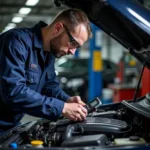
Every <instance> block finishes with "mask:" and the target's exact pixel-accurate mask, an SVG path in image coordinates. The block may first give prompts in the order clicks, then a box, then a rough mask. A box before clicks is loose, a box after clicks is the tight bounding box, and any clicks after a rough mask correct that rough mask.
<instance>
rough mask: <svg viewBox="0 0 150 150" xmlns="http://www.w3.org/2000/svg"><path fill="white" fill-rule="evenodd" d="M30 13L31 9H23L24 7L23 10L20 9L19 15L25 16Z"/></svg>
mask: <svg viewBox="0 0 150 150" xmlns="http://www.w3.org/2000/svg"><path fill="white" fill-rule="evenodd" d="M30 11H31V8H25V7H23V8H20V10H19V14H24V15H27V14H28V13H30Z"/></svg>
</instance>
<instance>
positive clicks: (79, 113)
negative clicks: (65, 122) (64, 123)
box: [62, 103, 87, 121]
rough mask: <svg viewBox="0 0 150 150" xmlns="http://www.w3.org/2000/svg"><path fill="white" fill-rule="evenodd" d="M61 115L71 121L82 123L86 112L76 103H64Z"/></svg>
mask: <svg viewBox="0 0 150 150" xmlns="http://www.w3.org/2000/svg"><path fill="white" fill-rule="evenodd" d="M62 115H63V116H64V117H66V118H68V119H70V120H73V121H82V120H85V119H86V116H87V110H86V109H85V108H84V107H83V106H82V105H81V104H78V103H65V104H64V108H63V111H62Z"/></svg>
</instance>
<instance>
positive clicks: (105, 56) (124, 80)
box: [0, 0, 150, 121]
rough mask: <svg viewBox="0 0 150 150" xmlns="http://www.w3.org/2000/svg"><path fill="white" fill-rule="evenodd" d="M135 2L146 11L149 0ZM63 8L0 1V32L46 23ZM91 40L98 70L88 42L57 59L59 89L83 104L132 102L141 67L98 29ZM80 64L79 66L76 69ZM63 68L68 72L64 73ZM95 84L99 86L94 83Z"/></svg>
mask: <svg viewBox="0 0 150 150" xmlns="http://www.w3.org/2000/svg"><path fill="white" fill-rule="evenodd" d="M139 2H140V3H141V5H144V6H145V7H147V8H148V9H150V1H149V0H139ZM66 8H67V7H65V6H64V5H63V6H61V7H56V6H55V5H54V2H53V1H52V0H31V1H30V0H19V1H16V0H5V1H4V0H0V32H1V33H3V32H6V31H7V30H10V29H13V28H19V27H32V26H33V25H35V24H36V23H37V22H39V21H40V20H42V21H44V22H46V23H50V22H51V21H52V19H53V18H54V16H55V15H56V14H57V13H58V12H60V11H61V10H64V9H66ZM93 30H94V31H96V27H93ZM94 38H95V43H96V44H95V45H97V47H98V48H99V49H98V51H97V52H98V53H99V52H100V53H99V54H98V59H100V60H101V61H97V63H99V64H96V66H98V69H97V70H95V71H94V70H93V68H92V66H91V65H90V62H91V61H94V60H93V59H94V58H92V56H91V55H92V54H91V48H90V47H92V49H95V48H96V49H97V47H95V46H93V45H92V44H91V43H92V42H90V41H88V42H87V43H85V45H84V46H82V47H81V48H80V49H79V50H78V51H77V52H76V54H75V56H69V57H67V56H66V58H61V59H60V60H57V62H56V74H57V75H58V78H59V80H60V82H61V84H60V86H61V87H62V88H63V89H64V90H65V91H66V92H68V94H70V95H80V96H81V98H82V99H83V100H84V101H85V102H86V103H87V102H88V101H90V100H92V99H93V98H94V97H99V98H100V99H101V100H102V102H103V104H107V103H114V102H120V101H122V100H130V99H132V98H133V96H134V92H135V88H136V86H137V82H138V79H139V74H140V70H141V64H140V63H139V62H138V61H137V60H136V59H135V58H134V57H133V56H131V55H130V54H129V53H128V51H127V50H126V49H125V48H124V47H123V46H122V45H120V44H119V43H118V42H117V41H115V40H114V39H113V38H111V37H110V36H109V35H107V34H106V33H105V32H103V31H101V30H100V29H98V31H96V34H95V35H94ZM76 62H79V63H76ZM80 63H81V64H83V65H80V67H79V64H80ZM72 68H76V69H77V71H76V72H78V73H77V74H76V75H75V74H74V73H72ZM67 69H70V71H69V72H68V73H66V70H67ZM62 70H63V71H62ZM93 72H99V73H100V74H102V77H101V78H99V77H97V76H96V77H95V75H94V73H93ZM145 72H146V73H145V74H146V75H145V76H144V79H143V83H144V82H145V80H147V78H148V77H149V76H148V74H149V71H148V70H145ZM90 74H92V75H90ZM95 78H96V79H95ZM97 81H99V82H100V83H99V84H97ZM149 89H150V88H149V87H143V86H142V84H141V85H140V88H139V91H138V96H139V97H140V96H142V95H144V94H146V93H147V92H149ZM29 118H30V119H31V120H32V119H34V118H32V116H27V118H26V117H25V120H26V119H27V120H28V119H29ZM30 119H29V120H30ZM23 121H24V120H23Z"/></svg>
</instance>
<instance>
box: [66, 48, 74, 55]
mask: <svg viewBox="0 0 150 150" xmlns="http://www.w3.org/2000/svg"><path fill="white" fill-rule="evenodd" d="M75 52H76V48H70V49H69V50H68V55H70V54H71V55H74V54H75Z"/></svg>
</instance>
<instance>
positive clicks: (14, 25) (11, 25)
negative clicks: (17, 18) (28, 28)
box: [7, 23, 16, 28]
mask: <svg viewBox="0 0 150 150" xmlns="http://www.w3.org/2000/svg"><path fill="white" fill-rule="evenodd" d="M7 26H9V27H13V28H15V27H16V24H15V23H8V25H7Z"/></svg>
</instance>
